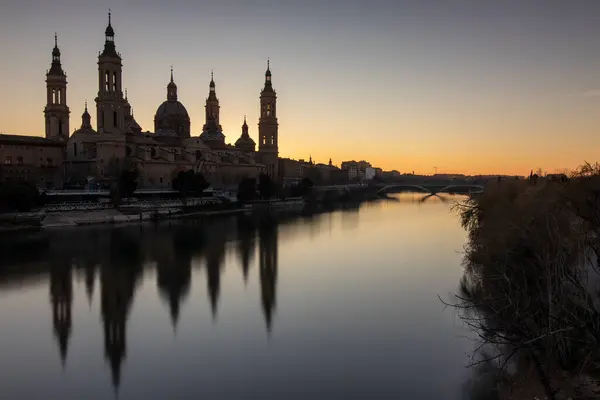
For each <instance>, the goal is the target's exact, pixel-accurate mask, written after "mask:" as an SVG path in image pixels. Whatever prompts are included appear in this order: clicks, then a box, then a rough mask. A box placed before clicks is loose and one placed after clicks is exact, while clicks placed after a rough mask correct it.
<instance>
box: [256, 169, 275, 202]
mask: <svg viewBox="0 0 600 400" xmlns="http://www.w3.org/2000/svg"><path fill="white" fill-rule="evenodd" d="M275 190H276V187H275V184H274V183H273V181H272V180H271V178H270V177H269V176H268V175H266V174H260V176H259V177H258V192H259V193H260V197H261V199H264V200H268V199H270V198H271V197H273V195H274V194H275Z"/></svg>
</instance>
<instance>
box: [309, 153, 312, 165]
mask: <svg viewBox="0 0 600 400" xmlns="http://www.w3.org/2000/svg"><path fill="white" fill-rule="evenodd" d="M308 163H309V164H312V154H311V155H310V156H309V158H308Z"/></svg>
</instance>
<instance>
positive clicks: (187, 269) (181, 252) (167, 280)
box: [157, 233, 192, 329]
mask: <svg viewBox="0 0 600 400" xmlns="http://www.w3.org/2000/svg"><path fill="white" fill-rule="evenodd" d="M178 239H179V236H178V235H177V234H175V233H174V234H173V251H172V252H169V251H165V252H164V254H170V255H171V257H170V259H169V260H162V261H159V262H158V265H157V286H158V290H159V292H160V293H161V295H162V296H164V297H165V298H166V299H167V301H168V303H169V311H170V314H171V322H172V324H173V329H175V328H176V327H177V321H178V320H179V310H180V305H181V303H182V301H183V300H184V299H185V297H186V296H187V294H188V292H189V289H190V282H191V275H192V271H191V255H190V254H189V252H188V251H186V250H188V249H187V248H186V247H183V248H182V246H178Z"/></svg>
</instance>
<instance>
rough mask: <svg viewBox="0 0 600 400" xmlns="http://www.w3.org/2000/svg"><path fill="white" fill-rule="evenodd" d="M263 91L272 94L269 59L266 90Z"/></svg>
mask: <svg viewBox="0 0 600 400" xmlns="http://www.w3.org/2000/svg"><path fill="white" fill-rule="evenodd" d="M263 91H266V92H272V91H273V87H272V85H271V60H270V59H268V58H267V71H266V72H265V88H264V89H263Z"/></svg>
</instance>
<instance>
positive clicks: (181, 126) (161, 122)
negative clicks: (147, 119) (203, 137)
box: [154, 100, 190, 138]
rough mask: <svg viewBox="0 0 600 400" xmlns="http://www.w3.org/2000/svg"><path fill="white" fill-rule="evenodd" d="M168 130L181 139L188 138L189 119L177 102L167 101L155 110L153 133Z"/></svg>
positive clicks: (185, 111)
mask: <svg viewBox="0 0 600 400" xmlns="http://www.w3.org/2000/svg"><path fill="white" fill-rule="evenodd" d="M166 129H170V130H172V131H174V132H175V133H176V134H177V136H179V137H181V138H188V137H190V117H189V115H188V112H187V110H186V109H185V107H184V106H183V104H181V103H180V102H179V101H177V100H167V101H165V102H164V103H162V104H161V105H160V106H159V107H158V109H157V110H156V115H155V116H154V132H159V131H161V130H166Z"/></svg>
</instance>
